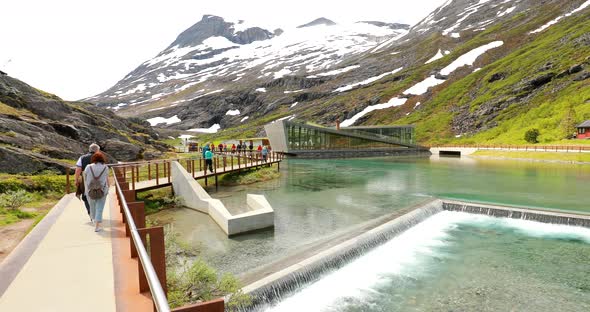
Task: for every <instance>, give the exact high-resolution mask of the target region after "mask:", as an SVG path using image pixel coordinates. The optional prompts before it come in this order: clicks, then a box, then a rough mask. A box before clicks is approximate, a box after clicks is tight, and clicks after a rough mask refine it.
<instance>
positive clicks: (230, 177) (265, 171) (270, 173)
mask: <svg viewBox="0 0 590 312" xmlns="http://www.w3.org/2000/svg"><path fill="white" fill-rule="evenodd" d="M279 176H280V173H279V171H278V170H277V169H276V168H273V167H267V168H262V169H258V170H254V171H237V172H232V173H228V174H225V175H223V176H222V177H221V179H220V180H219V184H220V185H223V186H235V185H245V184H252V183H256V182H263V181H269V180H272V179H276V178H278V177H279Z"/></svg>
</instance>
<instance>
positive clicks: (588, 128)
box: [576, 120, 590, 139]
mask: <svg viewBox="0 0 590 312" xmlns="http://www.w3.org/2000/svg"><path fill="white" fill-rule="evenodd" d="M576 128H578V135H577V136H576V138H578V139H590V120H586V121H584V122H583V123H581V124H579V125H578V126H577V127H576Z"/></svg>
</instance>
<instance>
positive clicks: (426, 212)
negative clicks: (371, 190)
mask: <svg viewBox="0 0 590 312" xmlns="http://www.w3.org/2000/svg"><path fill="white" fill-rule="evenodd" d="M441 211H442V204H441V202H440V201H433V202H431V203H429V204H427V205H424V206H421V207H418V208H416V209H414V210H412V211H410V212H409V213H407V214H404V215H403V216H400V217H398V218H396V219H394V220H392V221H390V222H388V223H385V224H383V225H381V226H379V227H377V228H375V229H372V230H370V231H368V232H366V233H364V234H361V235H360V236H357V237H355V238H353V239H351V240H348V241H346V242H344V243H342V244H339V245H338V246H335V247H332V248H330V249H329V250H326V251H324V252H322V253H320V254H318V255H316V256H314V257H312V258H309V259H307V260H304V261H302V262H300V263H298V264H295V265H294V266H292V267H289V268H287V269H285V270H283V271H281V272H288V273H283V275H282V276H280V277H278V278H276V279H274V280H272V281H271V282H268V283H266V284H264V285H262V286H260V287H256V288H255V289H251V290H250V289H248V287H246V290H245V291H246V292H249V293H250V295H251V296H252V299H253V300H252V305H250V306H249V307H247V308H244V309H242V311H257V310H258V309H259V308H261V307H263V306H266V305H269V304H272V303H274V302H278V301H281V299H282V298H283V297H285V296H287V295H289V294H291V293H293V292H294V291H296V290H298V289H301V288H302V287H304V286H305V285H308V284H310V283H312V282H314V281H316V280H318V279H319V278H320V277H321V276H322V275H325V274H326V273H328V272H331V271H333V270H336V269H338V268H341V267H343V266H344V265H346V264H348V263H350V262H351V261H352V260H354V259H357V258H359V257H360V256H362V255H364V254H365V253H367V252H368V251H369V250H371V249H374V248H375V247H377V246H379V245H382V244H383V243H385V242H387V241H389V240H391V239H392V238H393V237H395V236H397V235H399V234H400V233H402V232H404V231H406V230H407V229H409V228H411V227H413V226H415V225H416V224H418V223H420V222H422V221H423V220H425V219H426V218H428V217H430V216H432V215H434V214H436V213H438V212H441ZM281 272H279V273H277V274H279V275H280V274H282V273H281Z"/></svg>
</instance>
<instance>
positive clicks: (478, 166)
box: [153, 157, 590, 274]
mask: <svg viewBox="0 0 590 312" xmlns="http://www.w3.org/2000/svg"><path fill="white" fill-rule="evenodd" d="M589 185H590V166H587V165H585V166H584V165H570V164H550V163H540V162H518V161H504V160H502V161H494V160H487V159H482V160H476V159H471V158H467V159H466V158H463V159H459V158H438V157H432V158H430V159H428V158H426V159H419V160H411V159H405V160H400V159H396V158H379V159H349V160H288V161H285V162H283V163H282V164H281V178H280V179H277V180H275V181H269V182H265V183H259V184H256V185H252V186H240V187H235V188H220V191H219V192H215V191H214V188H210V189H209V190H208V191H209V192H210V194H211V195H212V196H213V197H215V198H220V199H221V200H222V201H223V202H224V203H225V204H226V205H227V206H228V207H230V208H234V209H239V208H240V207H241V206H243V205H245V199H246V193H256V194H264V195H265V196H266V198H267V199H268V201H269V202H270V203H271V205H272V206H273V208H274V210H275V228H274V229H272V230H267V231H263V232H258V233H253V234H246V235H241V236H238V237H236V238H232V239H228V238H226V237H225V235H224V234H223V232H222V231H221V230H220V229H219V228H218V227H217V225H216V224H215V223H214V222H213V221H212V220H211V219H210V218H209V217H208V216H207V215H203V214H201V213H198V212H195V211H192V210H188V209H176V210H169V211H164V212H162V213H160V214H158V215H156V216H153V218H155V219H158V220H160V221H163V222H164V223H167V222H169V223H172V224H173V225H174V229H175V230H176V231H178V232H179V233H180V234H181V239H183V240H185V241H187V242H189V243H190V244H192V245H194V246H197V247H198V248H199V249H200V250H201V256H202V257H203V258H205V260H206V261H208V262H209V263H210V264H212V265H213V266H214V267H216V268H218V269H219V270H220V271H222V272H232V273H235V274H242V273H244V272H248V271H250V270H253V269H256V268H260V267H263V266H265V265H268V264H269V263H272V262H274V261H277V260H280V259H282V258H288V257H289V256H292V255H293V254H294V253H296V252H297V251H298V250H301V249H304V248H307V247H309V246H312V245H314V244H318V243H320V242H322V241H324V240H326V239H329V238H331V237H336V236H338V235H341V234H343V233H346V232H348V231H350V229H352V228H354V227H358V226H359V225H362V224H364V223H366V222H369V221H370V220H374V219H375V218H378V217H381V216H384V215H387V214H390V213H392V212H395V211H396V210H399V209H402V208H407V207H409V206H412V205H416V204H419V203H421V202H424V201H425V200H428V199H430V198H433V197H441V198H451V199H459V200H469V201H477V202H488V203H496V204H504V205H511V206H528V207H539V208H545V209H562V210H569V211H577V212H582V213H590V205H588V201H587V194H588V186H589Z"/></svg>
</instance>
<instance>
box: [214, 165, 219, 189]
mask: <svg viewBox="0 0 590 312" xmlns="http://www.w3.org/2000/svg"><path fill="white" fill-rule="evenodd" d="M215 160H216V162H217V163H219V157H216V158H215ZM213 170H214V171H213V172H214V174H215V191H217V190H218V188H219V186H218V185H217V164H216V165H214V166H213Z"/></svg>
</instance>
